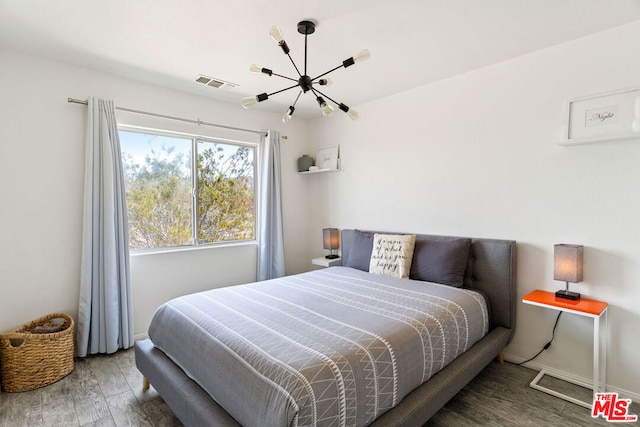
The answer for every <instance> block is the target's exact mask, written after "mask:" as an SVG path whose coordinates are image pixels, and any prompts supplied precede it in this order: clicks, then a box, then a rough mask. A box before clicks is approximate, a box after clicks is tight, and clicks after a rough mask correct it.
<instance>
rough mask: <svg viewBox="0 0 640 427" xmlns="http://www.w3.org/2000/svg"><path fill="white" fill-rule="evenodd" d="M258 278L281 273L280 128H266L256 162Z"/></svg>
mask: <svg viewBox="0 0 640 427" xmlns="http://www.w3.org/2000/svg"><path fill="white" fill-rule="evenodd" d="M260 166H261V177H260V194H259V198H258V200H259V205H260V207H259V212H260V220H259V224H258V230H259V236H258V245H259V246H258V280H268V279H275V278H276V277H282V276H284V237H283V226H282V224H283V222H282V190H281V187H282V186H281V167H280V132H276V131H269V133H268V134H267V137H266V138H265V141H264V144H263V147H262V159H261V162H260Z"/></svg>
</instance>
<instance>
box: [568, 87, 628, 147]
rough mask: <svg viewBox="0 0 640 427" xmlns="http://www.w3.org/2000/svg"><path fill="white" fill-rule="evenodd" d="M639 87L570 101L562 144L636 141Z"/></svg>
mask: <svg viewBox="0 0 640 427" xmlns="http://www.w3.org/2000/svg"><path fill="white" fill-rule="evenodd" d="M638 119H640V88H630V89H622V90H618V91H614V92H607V93H604V94H600V95H592V96H584V97H580V98H575V99H572V100H570V101H569V102H568V105H567V123H566V128H565V134H564V137H563V141H562V142H561V144H562V145H573V144H587V143H593V142H605V141H615V140H620V139H631V138H640V130H636V131H634V129H635V128H637V126H636V125H635V124H634V121H637V120H638Z"/></svg>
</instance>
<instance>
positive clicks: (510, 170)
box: [310, 22, 640, 399]
mask: <svg viewBox="0 0 640 427" xmlns="http://www.w3.org/2000/svg"><path fill="white" fill-rule="evenodd" d="M638 40H640V22H636V23H633V24H631V25H627V26H624V27H619V28H616V29H613V30H611V31H607V32H604V33H600V34H597V35H594V36H591V37H587V38H584V39H580V40H576V41H574V42H571V43H567V44H564V45H562V46H558V47H555V48H552V49H548V50H544V51H541V52H537V53H535V54H531V55H527V56H524V57H520V58H517V59H515V60H511V61H508V62H504V63H501V64H497V65H495V66H490V67H487V68H484V69H481V70H479V71H476V72H473V73H468V74H465V75H461V76H458V77H455V78H452V79H449V80H446V81H442V82H440V83H437V84H432V85H428V86H423V87H419V88H416V89H415V90H411V91H408V92H405V93H401V94H398V95H395V96H391V97H388V98H386V99H382V100H378V101H376V102H372V103H369V104H366V105H362V106H358V110H360V111H361V113H362V118H361V120H360V121H359V122H356V123H352V122H351V121H350V120H340V117H334V118H333V119H332V120H331V122H328V121H326V120H323V119H318V120H314V121H312V123H311V129H310V131H311V132H310V135H311V137H312V138H313V140H314V143H315V145H316V146H318V147H321V146H325V145H333V144H336V143H338V144H340V150H341V157H342V166H343V171H342V172H340V173H337V174H332V175H326V176H322V177H319V178H322V179H321V180H317V181H316V182H314V183H313V185H314V187H313V192H314V193H316V194H317V195H318V198H317V199H316V200H318V206H317V208H316V209H313V210H312V212H314V217H313V218H312V229H319V228H321V227H323V226H326V225H331V226H334V227H339V228H351V227H359V228H365V229H382V230H396V231H406V232H421V233H432V234H449V235H459V236H475V237H493V238H504V239H514V240H517V241H518V298H519V299H520V298H521V297H522V296H523V295H525V294H526V293H528V292H530V291H532V290H534V289H546V290H549V291H554V290H556V289H559V288H561V287H562V286H563V285H564V284H563V283H559V282H554V281H553V265H552V259H553V245H554V244H555V243H575V244H582V245H584V246H585V264H586V265H585V272H584V279H585V280H584V282H582V283H580V284H577V285H575V286H572V289H575V290H577V291H579V292H582V293H583V294H584V295H585V296H588V297H592V298H596V299H601V300H605V301H608V302H609V303H610V312H609V333H610V341H609V344H608V358H607V365H608V372H607V374H608V376H607V383H608V384H610V385H611V386H614V387H616V388H617V389H619V390H622V391H624V392H625V393H626V394H627V395H630V396H634V398H635V399H638V398H640V362H639V360H640V359H639V358H638V355H639V354H640V340H638V337H639V335H638V330H640V308H639V305H638V301H640V226H639V222H638V221H639V220H638V219H639V218H640V199H639V198H638V194H640V167H638V162H639V160H640V139H638V140H634V141H625V142H608V143H599V144H594V145H586V146H573V147H563V146H560V145H558V144H557V142H558V141H559V140H560V138H561V135H562V126H563V123H564V121H565V110H566V103H567V101H568V100H569V99H571V98H575V97H579V96H583V95H590V94H598V93H601V92H607V91H612V90H616V89H623V88H627V87H633V86H635V87H640V56H638V55H637V54H634V52H637V41H638ZM437 60H438V59H437V58H425V62H426V63H427V64H425V67H427V66H428V62H432V61H437ZM398 72H399V73H400V75H401V73H402V70H401V69H399V71H398ZM395 77H397V76H389V77H388V78H395ZM381 78H385V76H381ZM336 116H337V114H336ZM336 119H337V120H336ZM313 224H315V225H313ZM312 237H313V238H315V235H313V236H312ZM317 239H318V241H319V236H318V237H317ZM314 244H319V243H314ZM517 316H518V317H517V329H516V335H515V338H514V340H513V342H512V343H511V345H510V346H509V347H508V349H507V353H508V356H509V357H511V359H512V360H518V361H523V360H525V359H526V358H528V357H530V356H533V355H534V354H535V353H537V351H538V350H539V349H540V348H541V347H542V346H543V345H544V344H545V343H546V342H547V341H548V340H549V339H550V337H551V329H552V327H553V322H554V320H555V313H554V312H552V311H550V310H546V309H543V308H537V307H533V306H525V305H523V304H522V303H518V307H517ZM591 325H592V322H591V320H590V319H585V318H580V317H576V316H571V315H565V316H563V317H562V318H561V320H560V326H559V328H558V334H557V338H556V341H554V344H553V346H552V347H551V348H550V349H549V350H547V351H546V352H545V353H544V354H543V355H542V356H540V357H539V358H538V359H537V366H547V367H550V368H552V369H556V370H560V371H564V372H568V373H569V374H571V375H573V376H577V377H582V378H590V377H591V369H592V364H591V363H592V356H591V354H592V347H591V345H592V344H591V343H592V338H591V337H592V335H591V334H592V329H591Z"/></svg>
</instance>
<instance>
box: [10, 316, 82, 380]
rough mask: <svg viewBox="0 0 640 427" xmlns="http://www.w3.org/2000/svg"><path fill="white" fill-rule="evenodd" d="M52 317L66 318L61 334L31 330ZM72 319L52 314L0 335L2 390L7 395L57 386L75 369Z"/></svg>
mask: <svg viewBox="0 0 640 427" xmlns="http://www.w3.org/2000/svg"><path fill="white" fill-rule="evenodd" d="M53 318H63V319H64V320H65V321H64V326H63V329H62V330H61V331H60V332H54V333H44V334H33V333H30V331H31V330H32V329H33V328H35V327H36V326H39V325H43V324H45V323H47V322H48V321H49V320H50V319H53ZM73 330H74V325H73V319H72V318H71V317H70V316H69V315H67V314H63V313H54V314H49V315H48V316H44V317H41V318H39V319H36V320H34V321H32V322H30V323H27V324H26V325H23V326H21V327H19V328H18V329H16V330H15V331H13V332H9V333H7V334H2V335H0V368H1V371H2V388H3V390H4V391H7V392H20V391H28V390H34V389H36V388H40V387H44V386H46V385H49V384H51V383H54V382H56V381H58V380H60V379H61V378H63V377H65V376H66V375H68V374H69V373H70V372H71V371H72V370H73V355H74V348H73V343H74V334H73Z"/></svg>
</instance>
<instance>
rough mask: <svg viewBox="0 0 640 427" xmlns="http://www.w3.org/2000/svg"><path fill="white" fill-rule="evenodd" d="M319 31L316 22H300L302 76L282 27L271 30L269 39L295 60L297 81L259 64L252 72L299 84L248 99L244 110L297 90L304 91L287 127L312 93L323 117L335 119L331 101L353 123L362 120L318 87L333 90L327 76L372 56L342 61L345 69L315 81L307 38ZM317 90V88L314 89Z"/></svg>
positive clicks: (289, 112)
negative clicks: (309, 64)
mask: <svg viewBox="0 0 640 427" xmlns="http://www.w3.org/2000/svg"><path fill="white" fill-rule="evenodd" d="M315 31H316V24H315V23H314V22H312V21H300V22H298V32H299V33H300V34H302V35H304V73H301V72H300V69H299V68H298V66H297V65H296V63H295V62H294V60H293V58H291V55H290V54H289V52H290V49H289V46H288V45H287V42H286V41H285V40H284V38H283V37H282V32H281V31H280V29H279V28H278V27H275V26H274V27H271V31H269V35H270V36H271V37H272V38H273V39H274V40H275V41H276V42H277V43H278V45H279V46H280V47H281V48H282V51H283V52H284V53H285V55H287V56H288V57H289V59H290V60H291V63H292V64H293V67H294V68H295V69H296V72H297V73H298V77H297V78H293V77H287V76H284V75H281V74H277V73H274V72H273V70H270V69H268V68H263V67H261V66H259V65H256V64H252V65H251V67H250V68H249V69H250V71H251V72H253V73H256V74H260V73H261V74H266V75H268V76H277V77H281V78H283V79H286V80H291V81H293V82H295V84H294V85H291V86H289V87H286V88H284V89H281V90H278V91H275V92H272V93H266V92H265V93H261V94H259V95H256V96H249V97H247V98H243V99H242V106H243V107H244V108H249V107H251V106H252V105H255V104H257V103H258V102H262V101H266V100H267V99H269V97H270V96H271V95H275V94H278V93H280V92H285V91H287V90H289V89H294V88H299V89H300V91H299V92H298V96H297V97H296V99H295V101H294V102H293V104H291V105H290V106H289V108H288V109H287V112H286V113H285V114H284V116H282V121H283V122H284V123H287V122H289V120H291V116H292V115H293V112H294V111H295V105H296V103H297V102H298V99H300V95H302V94H303V93H307V92H312V93H313V94H314V95H315V97H316V101H317V102H318V105H319V106H320V109H321V110H322V114H323V115H324V116H332V115H333V111H334V110H333V107H331V106H330V105H329V104H328V103H327V101H326V100H325V98H326V99H328V100H329V101H331V102H333V103H334V104H335V105H337V106H338V108H339V109H340V110H342V111H344V112H345V113H347V115H348V116H349V117H350V118H351V119H353V120H357V119H358V118H359V117H360V113H358V112H357V111H355V110H354V109H352V108H350V107H348V106H347V105H345V104H343V103H341V102H337V101H335V100H333V99H332V98H331V97H329V96H327V95H325V94H324V93H322V92H321V91H320V90H318V86H329V85H331V83H332V82H331V79H328V78H324V76H326V75H327V74H329V73H332V72H334V71H336V70H337V69H339V68H342V67H344V68H347V67H350V66H352V65H353V64H355V63H356V62H361V61H365V60H367V59H369V57H370V56H371V53H370V52H369V51H368V50H367V49H364V50H363V51H361V52H360V53H359V54H357V55H356V56H353V57H351V58H348V59H345V60H344V61H342V64H341V65H338V66H337V67H335V68H332V69H331V70H329V71H327V72H324V73H322V74H319V75H318V76H316V77H314V78H311V77H310V76H309V75H308V74H307V36H308V35H309V34H313V33H315ZM314 86H315V87H314Z"/></svg>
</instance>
